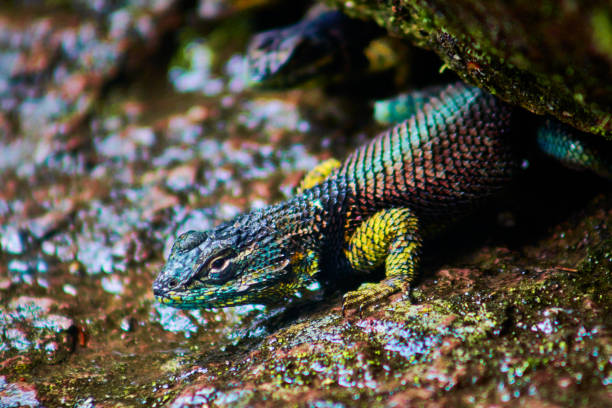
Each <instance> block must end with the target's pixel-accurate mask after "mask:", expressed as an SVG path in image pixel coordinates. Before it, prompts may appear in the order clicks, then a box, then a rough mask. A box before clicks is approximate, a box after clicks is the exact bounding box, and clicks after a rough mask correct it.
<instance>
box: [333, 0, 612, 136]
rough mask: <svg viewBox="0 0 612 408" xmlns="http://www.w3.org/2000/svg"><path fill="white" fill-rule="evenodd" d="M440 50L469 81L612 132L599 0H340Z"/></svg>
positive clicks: (606, 34)
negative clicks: (531, 0)
mask: <svg viewBox="0 0 612 408" xmlns="http://www.w3.org/2000/svg"><path fill="white" fill-rule="evenodd" d="M332 3H335V4H336V5H338V6H339V7H340V8H342V9H343V10H344V11H346V12H347V13H349V14H351V15H354V16H359V17H362V18H363V17H366V18H372V19H374V20H375V21H376V22H377V23H379V24H380V25H381V26H383V27H385V28H387V29H389V30H390V31H391V32H392V33H393V34H394V35H398V36H401V37H404V38H407V39H409V40H410V41H412V42H413V43H414V44H415V45H418V46H421V47H425V48H428V49H431V50H433V51H435V52H436V53H437V54H438V56H440V58H441V59H442V61H443V62H444V66H443V67H442V69H444V68H451V69H452V70H454V71H455V72H457V73H458V74H459V75H460V76H461V77H462V78H463V79H465V80H466V81H467V82H470V83H472V84H474V85H476V86H479V87H482V88H484V89H487V90H489V91H490V92H492V93H493V94H494V95H496V96H498V97H500V98H502V99H503V100H505V101H508V102H510V103H513V104H515V105H520V106H522V107H524V108H526V109H528V110H530V111H532V112H534V113H538V114H549V115H553V116H555V117H556V118H557V119H559V120H560V121H562V122H566V123H569V124H571V125H572V126H574V127H576V128H578V129H580V130H583V131H586V132H591V133H595V134H599V135H603V136H606V137H607V138H612V120H610V111H611V107H612V99H611V98H612V85H611V82H610V81H609V77H610V70H611V69H612V49H611V48H610V44H611V42H610V38H612V37H611V32H612V31H611V27H612V19H611V16H612V9H611V8H610V4H609V3H606V2H605V1H602V2H594V3H589V4H586V3H581V4H573V3H571V4H570V3H558V2H552V1H546V2H544V3H542V2H537V3H535V2H534V3H525V2H520V1H511V2H507V1H495V2H493V3H491V2H483V1H479V0H464V1H443V0H440V1H413V2H370V1H365V0H358V1H350V2H345V1H334V2H332Z"/></svg>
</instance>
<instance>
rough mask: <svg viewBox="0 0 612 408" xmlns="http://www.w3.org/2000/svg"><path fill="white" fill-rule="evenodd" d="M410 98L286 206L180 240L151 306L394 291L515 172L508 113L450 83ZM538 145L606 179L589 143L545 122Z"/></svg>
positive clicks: (360, 299)
mask: <svg viewBox="0 0 612 408" xmlns="http://www.w3.org/2000/svg"><path fill="white" fill-rule="evenodd" d="M415 95H416V96H415V97H414V98H412V99H410V98H409V101H408V106H410V109H409V112H407V113H406V116H408V119H406V120H405V121H403V122H402V123H400V124H398V125H396V126H394V127H393V128H391V129H390V130H388V131H386V132H384V133H382V134H380V135H378V136H377V137H375V138H374V139H373V140H372V141H371V142H370V143H368V144H366V145H364V146H362V147H360V148H358V149H357V150H356V151H355V152H353V153H352V154H351V155H349V156H348V158H346V160H345V161H344V162H343V163H341V164H340V163H339V162H333V161H332V162H325V163H323V164H322V165H320V166H319V167H317V168H316V169H314V170H313V172H311V173H310V174H309V175H308V176H307V177H306V179H305V180H304V182H303V184H302V186H301V188H300V190H299V192H298V194H297V195H295V196H294V197H293V198H290V199H288V200H287V201H283V202H281V203H278V204H276V205H272V206H269V207H266V208H263V209H260V210H257V211H252V212H249V213H246V214H242V215H239V216H237V217H235V218H234V219H232V220H230V221H228V222H225V223H223V224H221V225H219V226H217V227H216V228H213V229H211V230H210V231H206V232H199V231H189V232H186V233H184V234H182V235H181V236H179V237H178V238H177V240H176V242H175V243H174V246H173V247H172V250H171V253H170V256H169V258H168V261H167V263H166V265H165V266H164V268H163V269H162V271H161V272H160V274H159V276H158V277H157V279H156V280H155V282H154V284H153V291H154V293H155V296H156V298H157V299H158V300H159V301H160V302H163V303H166V304H169V305H171V306H175V307H179V308H186V309H192V308H210V307H223V306H234V305H240V304H248V303H261V304H270V305H273V304H285V303H287V302H288V301H289V300H290V299H291V298H294V297H295V295H296V294H299V293H300V292H301V291H302V290H304V289H305V288H307V287H309V285H311V284H312V283H314V282H317V280H318V279H319V278H321V277H322V276H328V277H329V276H334V277H336V279H338V280H340V279H345V277H348V276H351V275H367V274H368V273H371V272H372V271H374V270H376V269H377V268H384V270H385V275H386V276H385V279H384V280H382V281H381V282H379V283H366V284H364V285H362V286H361V287H360V288H359V289H358V290H356V291H351V292H348V293H347V294H346V295H345V298H344V306H345V307H349V308H355V307H359V308H361V307H362V306H367V305H370V304H373V303H376V302H378V301H379V300H380V299H381V298H384V297H386V296H388V295H390V294H392V293H395V292H398V291H405V290H406V289H407V288H408V287H409V285H410V283H411V281H412V279H413V276H414V273H415V268H416V267H417V265H418V261H419V252H420V248H421V242H422V239H423V238H424V237H427V236H428V235H431V234H432V233H433V232H435V231H437V230H439V227H440V226H444V225H446V224H447V223H449V222H450V221H452V220H453V219H455V218H456V217H458V216H460V215H462V214H465V213H466V212H469V211H470V209H473V208H474V207H475V205H476V204H477V203H478V202H480V201H482V200H483V199H484V198H486V197H488V196H491V195H492V194H494V193H495V192H497V191H498V190H499V189H500V188H502V187H503V186H504V185H505V184H506V183H507V182H508V181H509V180H510V179H511V178H512V176H513V174H514V173H515V172H516V171H517V169H518V168H519V166H520V161H521V155H520V154H519V153H518V152H517V150H516V148H515V146H514V141H516V140H519V139H521V137H518V136H517V135H512V134H511V133H512V130H513V128H515V125H517V123H515V122H516V117H517V116H516V115H515V113H514V111H513V108H512V107H510V106H509V105H506V104H505V103H503V102H501V101H500V100H499V99H497V98H495V97H494V96H492V95H490V94H488V93H487V92H485V91H483V90H481V89H479V88H475V87H472V86H469V85H466V84H463V83H460V82H459V83H455V84H452V85H448V86H446V87H435V88H431V89H429V90H427V89H426V90H424V91H421V92H420V93H417V94H415ZM538 139H539V140H540V141H541V145H542V147H543V148H544V150H546V151H548V152H549V153H550V154H553V155H555V156H557V157H558V158H561V159H562V160H563V161H565V162H566V163H569V164H571V165H574V166H583V165H586V166H588V167H590V168H594V169H598V170H599V172H600V173H602V174H604V175H606V174H608V175H609V174H610V169H612V165H611V162H610V160H609V158H602V157H601V156H598V155H597V150H592V149H590V148H589V145H588V135H583V136H582V139H578V138H576V137H574V131H573V130H570V129H569V128H567V127H565V126H563V125H561V124H559V123H557V122H548V124H547V125H545V126H543V127H542V128H541V129H540V131H539V137H538Z"/></svg>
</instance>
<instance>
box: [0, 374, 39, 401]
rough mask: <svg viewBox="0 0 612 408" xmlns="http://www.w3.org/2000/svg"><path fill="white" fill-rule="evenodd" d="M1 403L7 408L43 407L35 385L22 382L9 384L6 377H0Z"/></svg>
mask: <svg viewBox="0 0 612 408" xmlns="http://www.w3.org/2000/svg"><path fill="white" fill-rule="evenodd" d="M0 402H2V406H3V407H6V408H19V407H30V408H37V407H42V406H43V405H42V404H41V403H40V402H39V401H38V398H37V393H36V388H34V386H33V385H31V384H27V383H20V382H18V383H9V382H7V380H6V377H4V376H0Z"/></svg>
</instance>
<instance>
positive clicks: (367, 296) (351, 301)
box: [342, 279, 402, 315]
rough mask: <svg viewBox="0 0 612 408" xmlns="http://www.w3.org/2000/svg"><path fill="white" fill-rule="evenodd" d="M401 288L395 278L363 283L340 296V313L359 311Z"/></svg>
mask: <svg viewBox="0 0 612 408" xmlns="http://www.w3.org/2000/svg"><path fill="white" fill-rule="evenodd" d="M401 290H402V285H401V284H399V283H398V282H397V280H396V279H386V280H384V281H382V282H380V283H364V284H362V285H361V286H359V289H357V290H353V291H350V292H347V293H346V294H345V295H344V296H343V298H342V314H343V315H344V313H345V311H347V310H351V309H353V310H355V309H356V310H357V311H358V312H359V314H360V315H361V312H362V311H363V310H365V309H367V308H368V307H370V306H372V305H374V304H376V303H378V302H379V301H380V300H382V299H384V298H386V297H388V296H389V295H392V294H394V293H397V292H399V291H401Z"/></svg>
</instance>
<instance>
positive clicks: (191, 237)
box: [153, 218, 295, 309]
mask: <svg viewBox="0 0 612 408" xmlns="http://www.w3.org/2000/svg"><path fill="white" fill-rule="evenodd" d="M264 231H268V232H269V227H268V226H266V225H264V224H262V223H257V222H252V221H251V222H248V223H241V222H240V218H238V219H237V220H234V221H230V222H227V223H224V224H221V225H219V226H218V227H216V228H214V229H212V230H210V231H207V232H197V231H189V232H186V233H184V234H182V235H180V236H179V237H178V238H177V239H176V241H175V243H174V245H173V247H172V250H171V251H170V255H169V257H168V261H167V262H166V264H165V266H164V267H163V269H162V270H161V272H160V273H159V276H158V277H157V278H156V279H155V282H154V283H153V292H154V294H155V297H156V298H157V300H159V301H160V302H162V303H165V304H168V305H170V306H174V307H177V308H182V309H197V308H210V307H225V306H236V305H240V304H250V303H265V304H270V303H275V301H277V302H280V301H282V298H283V296H282V295H284V294H285V293H289V292H288V290H289V288H287V290H285V291H284V292H283V286H284V285H290V286H291V282H292V281H295V278H294V277H292V275H295V274H292V266H291V257H290V256H288V254H286V253H285V251H284V250H283V249H282V248H283V246H282V245H280V244H279V243H278V242H277V241H276V240H275V236H277V235H278V234H270V233H264Z"/></svg>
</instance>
